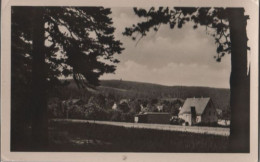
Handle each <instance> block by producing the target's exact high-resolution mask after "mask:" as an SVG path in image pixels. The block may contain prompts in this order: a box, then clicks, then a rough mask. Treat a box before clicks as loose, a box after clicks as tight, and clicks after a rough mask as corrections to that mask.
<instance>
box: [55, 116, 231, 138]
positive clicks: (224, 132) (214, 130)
mask: <svg viewBox="0 0 260 162" xmlns="http://www.w3.org/2000/svg"><path fill="white" fill-rule="evenodd" d="M52 120H53V121H69V122H76V123H96V124H103V125H114V126H122V127H127V128H146V129H157V130H169V131H180V132H194V133H202V134H213V135H221V136H229V128H220V127H198V126H178V125H169V124H147V123H127V122H112V121H93V120H78V119H52Z"/></svg>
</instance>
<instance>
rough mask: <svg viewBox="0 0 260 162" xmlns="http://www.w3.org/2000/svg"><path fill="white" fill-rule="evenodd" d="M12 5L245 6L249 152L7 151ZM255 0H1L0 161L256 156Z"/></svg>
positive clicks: (245, 160) (246, 161)
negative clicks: (247, 17)
mask: <svg viewBox="0 0 260 162" xmlns="http://www.w3.org/2000/svg"><path fill="white" fill-rule="evenodd" d="M11 6H104V7H133V6H138V7H150V6H181V7H244V8H245V10H246V14H248V15H250V20H249V21H248V25H247V36H248V38H249V42H248V44H249V46H250V48H251V52H250V58H251V59H250V60H251V61H250V65H251V69H250V70H251V72H250V75H251V80H250V85H251V87H250V96H251V97H250V123H251V124H250V153H249V154H247V153H243V154H240V153H231V154H229V153H221V154H218V153H103V152H102V153H77V152H73V153H71V152H70V153H68V152H59V153H55V152H52V153H50V152H42V153H40V152H38V153H37V152H33V153H32V152H10V78H11V73H10V67H11V65H10V64H11V63H10V56H11V54H10V53H11ZM258 9H259V4H258V0H193V1H188V0H176V1H175V2H173V1H170V0H160V1H156V0H103V1H101V0H84V1H83V0H73V1H72V0H55V1H53V0H45V1H42V0H16V1H15V0H9V1H8V0H3V1H2V14H1V15H2V19H1V20H2V26H1V33H2V35H1V47H2V49H1V54H2V55H1V57H2V58H1V100H2V102H1V150H2V151H1V153H2V155H1V156H2V157H1V161H111V162H114V161H123V159H125V158H126V159H125V161H136V162H138V161H150V162H153V161H193V162H201V161H212V162H214V161H216V162H219V161H221V162H224V161H229V162H230V161H236V162H250V161H254V162H255V161H257V159H258V88H259V87H258V43H259V40H258V35H259V33H258V32H259V22H258V20H259V17H258V16H259V13H258V12H259V10H258Z"/></svg>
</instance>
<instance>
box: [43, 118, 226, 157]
mask: <svg viewBox="0 0 260 162" xmlns="http://www.w3.org/2000/svg"><path fill="white" fill-rule="evenodd" d="M49 135H50V148H49V149H48V151H72V152H74V151H77V152H214V153H220V152H227V145H228V137H226V136H217V135H208V134H196V133H188V132H175V131H167V130H153V129H143V128H142V129H140V128H139V129H137V128H125V127H119V126H112V125H102V124H94V123H77V122H68V121H59V122H57V121H56V122H55V121H51V122H50V133H49Z"/></svg>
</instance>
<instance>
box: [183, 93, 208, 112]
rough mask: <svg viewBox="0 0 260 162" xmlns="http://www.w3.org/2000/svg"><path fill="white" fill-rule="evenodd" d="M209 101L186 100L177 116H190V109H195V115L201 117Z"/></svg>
mask: <svg viewBox="0 0 260 162" xmlns="http://www.w3.org/2000/svg"><path fill="white" fill-rule="evenodd" d="M209 101H210V98H209V97H207V98H187V99H186V100H185V102H184V104H183V106H182V108H181V111H180V112H179V115H181V114H190V113H191V112H190V111H191V109H190V108H191V107H195V110H196V114H197V115H201V114H202V113H203V112H204V110H205V108H206V106H207V105H208V103H209Z"/></svg>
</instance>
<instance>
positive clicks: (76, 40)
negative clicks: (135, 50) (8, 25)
mask: <svg viewBox="0 0 260 162" xmlns="http://www.w3.org/2000/svg"><path fill="white" fill-rule="evenodd" d="M42 9H44V17H43V19H44V21H45V26H44V30H45V38H44V39H45V55H46V59H45V62H46V72H47V74H46V75H47V76H46V79H47V81H48V83H49V85H50V86H53V85H56V84H58V83H59V80H58V77H61V76H65V77H66V76H73V78H74V79H75V80H76V83H77V84H78V86H80V87H83V86H85V85H87V86H92V85H94V86H96V85H99V81H98V78H99V76H101V75H102V74H104V73H113V72H114V71H115V68H116V67H115V65H111V64H108V63H105V62H104V61H102V60H108V61H109V62H110V63H118V62H119V60H117V59H115V58H114V57H113V55H114V54H116V53H117V54H120V53H121V51H122V50H123V48H122V47H121V46H122V43H121V42H120V41H118V40H115V38H114V35H113V33H114V30H115V28H114V27H113V26H112V25H113V22H112V19H111V18H110V17H109V16H108V15H109V14H111V11H110V9H107V8H102V7H85V8H82V7H44V8H42ZM32 14H33V7H12V60H13V61H14V64H12V65H14V70H15V71H13V74H15V75H14V76H16V75H17V74H18V71H21V72H22V73H20V74H23V73H25V74H23V75H21V76H22V77H24V78H27V76H28V75H30V72H31V60H32V50H31V49H32V43H33V42H32V34H33V33H32V27H33V25H34V23H33V20H32V16H31V15H32ZM36 14H37V13H36ZM83 78H85V79H86V81H84V79H83Z"/></svg>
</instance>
